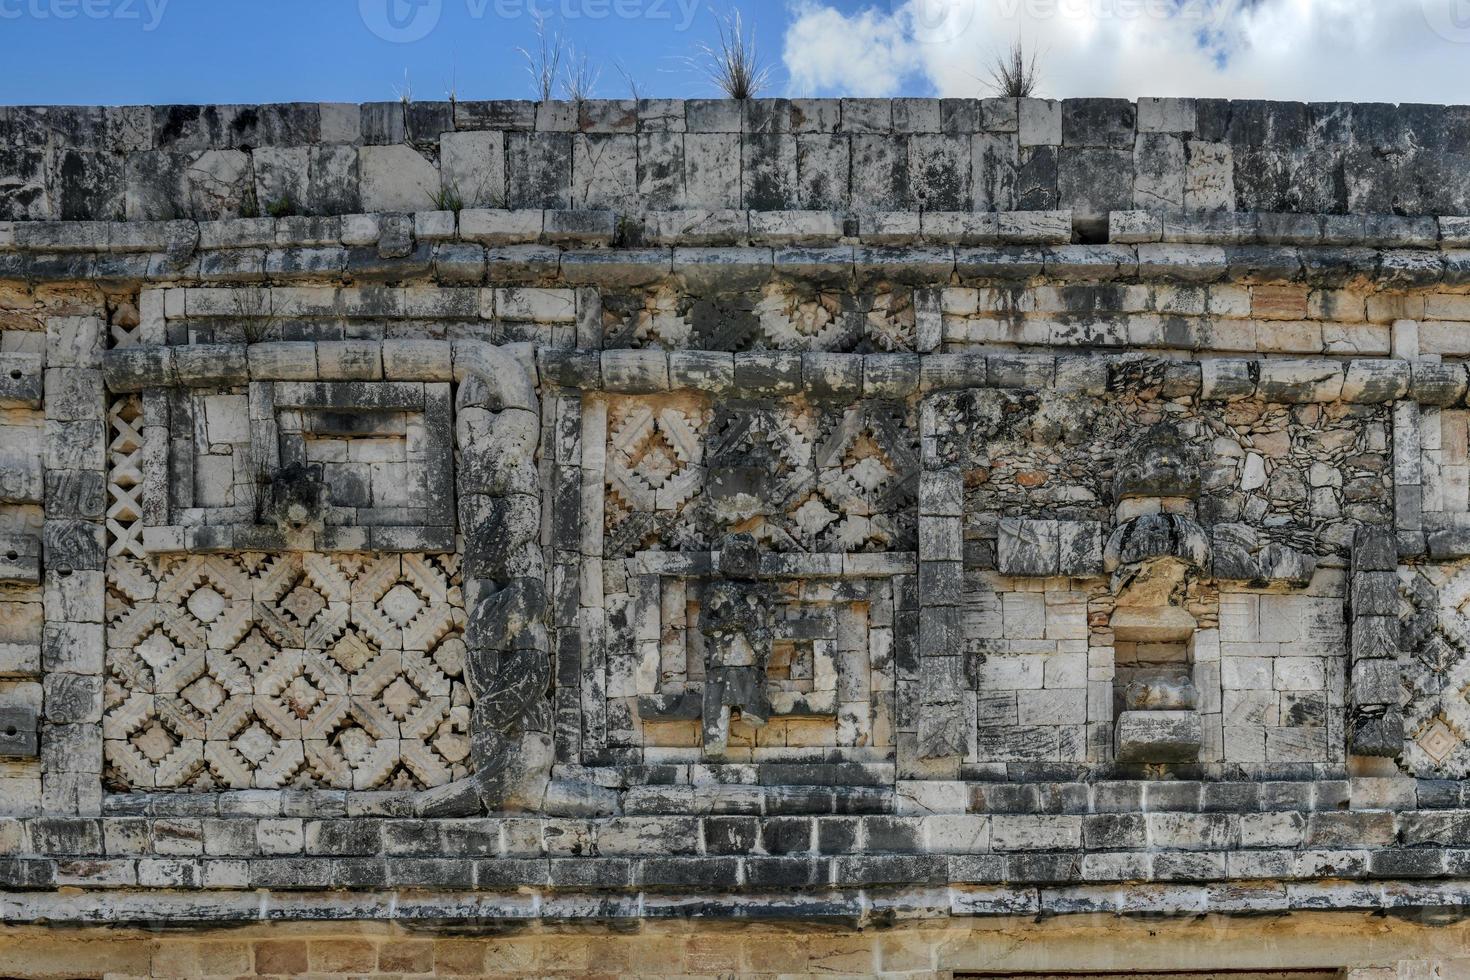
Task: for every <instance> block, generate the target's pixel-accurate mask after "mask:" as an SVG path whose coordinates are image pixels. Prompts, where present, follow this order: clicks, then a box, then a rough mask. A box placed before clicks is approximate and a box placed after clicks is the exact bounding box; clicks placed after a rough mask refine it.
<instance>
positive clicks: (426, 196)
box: [358, 144, 440, 213]
mask: <svg viewBox="0 0 1470 980" xmlns="http://www.w3.org/2000/svg"><path fill="white" fill-rule="evenodd" d="M358 166H359V168H360V179H361V186H362V205H363V207H364V208H366V209H367V210H368V211H396V212H409V213H412V212H415V211H426V210H430V209H432V208H433V207H434V206H435V204H434V202H435V200H436V199H437V198H438V195H439V190H440V179H439V170H438V168H436V167H435V166H434V164H433V163H431V162H430V161H429V160H427V159H425V158H424V156H423V155H422V154H420V153H419V152H418V151H417V150H415V149H414V148H413V147H411V146H406V145H403V144H395V145H389V146H364V147H361V148H360V149H359V150H358Z"/></svg>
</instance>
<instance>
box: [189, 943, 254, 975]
mask: <svg viewBox="0 0 1470 980" xmlns="http://www.w3.org/2000/svg"><path fill="white" fill-rule="evenodd" d="M199 972H201V973H203V974H204V975H205V976H238V975H239V974H241V973H249V972H250V944H249V943H243V942H232V943H200V944H199Z"/></svg>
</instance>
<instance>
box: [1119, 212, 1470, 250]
mask: <svg viewBox="0 0 1470 980" xmlns="http://www.w3.org/2000/svg"><path fill="white" fill-rule="evenodd" d="M1108 240H1109V241H1110V242H1114V243H1120V244H1135V245H1136V244H1143V243H1153V242H1158V243H1175V244H1199V245H1286V246H1303V247H1306V246H1327V247H1333V248H1346V247H1353V246H1363V247H1368V248H1380V249H1401V248H1407V249H1434V248H1447V249H1460V248H1465V247H1467V246H1470V217H1464V216H1444V217H1436V216H1434V215H1421V216H1418V217H1404V216H1401V215H1397V214H1297V213H1277V212H1251V211H1112V212H1110V213H1109V215H1108Z"/></svg>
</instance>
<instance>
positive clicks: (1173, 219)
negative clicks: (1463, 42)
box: [0, 208, 1470, 267]
mask: <svg viewBox="0 0 1470 980" xmlns="http://www.w3.org/2000/svg"><path fill="white" fill-rule="evenodd" d="M399 219H402V220H403V221H405V222H406V224H407V226H408V228H409V229H411V230H410V231H409V235H410V236H411V240H412V241H414V242H418V243H421V244H438V243H443V242H454V241H458V242H465V243H478V244H482V245H489V246H507V245H538V244H539V245H560V246H568V247H579V246H580V247H585V246H598V247H600V248H607V249H610V250H612V251H622V250H624V249H627V248H632V249H637V248H647V247H650V246H665V247H674V246H681V245H689V246H711V245H715V246H718V245H724V246H739V245H757V246H777V247H782V246H796V245H823V244H836V243H843V242H845V243H848V244H868V245H877V246H896V245H960V246H982V245H1052V246H1060V245H1070V244H1073V243H1074V237H1075V236H1074V230H1073V212H1072V211H1070V210H1053V211H944V210H913V211H852V212H848V211H820V210H810V211H799V210H797V211H760V210H753V209H752V210H740V209H729V210H719V209H689V210H676V211H644V212H634V213H627V214H624V213H619V212H616V211H610V210H605V209H586V210H572V209H554V208H548V209H515V208H510V209H502V208H465V209H464V210H462V211H420V212H413V213H410V214H402V215H400V214H395V213H391V212H374V213H360V214H343V215H323V216H315V217H305V216H289V217H283V218H224V219H218V220H211V221H194V220H189V219H182V220H169V221H9V222H0V252H16V251H18V252H32V253H40V254H49V253H95V254H104V253H105V254H130V253H152V252H161V253H170V254H173V255H175V256H178V255H180V254H185V255H187V254H188V253H192V252H194V251H195V250H196V249H197V250H199V251H202V252H214V251H239V250H258V251H259V252H260V253H262V254H274V255H279V256H285V255H289V254H291V253H292V252H293V251H294V252H296V253H304V252H306V251H307V250H309V249H318V250H320V249H326V248H331V247H334V246H340V247H341V248H343V249H350V248H365V247H369V246H383V247H388V246H387V241H388V240H387V238H386V237H385V231H384V229H385V226H389V225H391V223H392V222H394V221H395V220H399ZM1108 229H1109V232H1108V242H1109V243H1110V244H1111V245H1113V246H1127V245H1141V244H1179V245H1213V246H1276V247H1284V248H1324V249H1356V248H1361V249H1369V250H1389V251H1396V250H1411V251H1412V250H1426V251H1433V250H1463V249H1466V248H1470V216H1459V215H1455V216H1442V217H1435V216H1432V215H1426V216H1420V217H1402V216H1399V215H1393V214H1355V215H1341V214H1292V213H1267V212H1249V211H1112V212H1110V213H1109V215H1108ZM1094 247H1101V246H1094ZM276 264H277V265H280V266H285V267H289V266H290V265H291V263H289V262H284V261H281V260H277V262H276Z"/></svg>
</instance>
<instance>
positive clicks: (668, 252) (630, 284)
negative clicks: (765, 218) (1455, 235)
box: [0, 244, 1470, 294]
mask: <svg viewBox="0 0 1470 980" xmlns="http://www.w3.org/2000/svg"><path fill="white" fill-rule="evenodd" d="M952 275H956V276H958V279H959V282H960V283H963V284H966V285H984V284H987V283H1000V284H1026V285H1047V284H1050V283H1073V282H1076V283H1118V284H1129V283H1153V282H1156V283H1183V284H1187V285H1209V284H1214V283H1241V284H1255V285H1267V284H1287V283H1303V284H1306V285H1309V286H1313V287H1321V288H1337V287H1343V286H1347V285H1350V284H1354V283H1358V284H1362V285H1365V286H1368V287H1371V288H1373V289H1378V290H1389V289H1392V290H1427V289H1433V288H1437V287H1449V288H1459V287H1462V286H1465V285H1470V249H1453V250H1444V251H1439V250H1409V249H1398V250H1388V251H1377V250H1373V249H1339V248H1327V247H1295V246H1291V247H1287V246H1281V247H1275V246H1254V245H1227V246H1221V245H1182V244H1181V245H1173V244H1144V245H1048V246H1022V245H995V246H981V247H970V246H949V245H938V244H935V245H881V246H879V245H864V244H856V245H853V244H836V245H831V246H814V245H805V246H786V247H780V248H775V249H773V248H772V247H769V246H700V247H695V246H675V247H673V248H672V249H670V248H668V247H658V248H639V249H597V250H590V251H575V250H567V251H564V250H562V249H560V248H557V247H553V246H545V245H505V246H498V247H497V246H491V247H485V246H480V245H476V244H439V245H427V244H426V245H422V246H419V247H417V248H416V249H414V250H413V251H411V252H410V253H408V254H407V255H404V256H394V257H387V258H384V257H381V256H379V255H378V254H377V253H376V252H372V251H370V250H364V249H347V248H342V247H338V246H331V247H313V248H300V249H272V250H264V249H243V250H241V249H235V250H225V251H219V252H201V253H198V254H194V255H188V256H182V257H181V256H177V255H172V254H168V253H158V252H150V253H135V254H112V253H93V252H62V253H57V252H22V251H13V252H0V281H3V280H13V281H22V282H97V283H104V284H106V283H117V284H120V285H133V284H139V285H143V286H147V285H150V284H156V285H163V286H169V285H177V286H190V285H201V286H209V285H212V286H236V287H248V288H271V287H276V288H279V287H283V286H294V285H306V284H311V283H332V282H339V281H343V280H348V281H352V282H361V283H381V284H383V286H384V287H392V286H395V285H399V284H409V283H419V284H421V285H420V287H419V288H424V289H430V288H435V287H443V288H452V287H461V286H478V285H487V284H494V285H503V286H512V285H516V284H520V283H524V284H526V285H528V286H531V285H540V284H547V283H550V284H555V283H557V282H560V283H562V284H564V285H566V286H577V285H588V286H596V287H601V288H612V289H633V288H638V287H643V286H651V285H654V284H657V283H662V282H666V281H667V282H674V283H677V284H680V285H682V286H683V287H684V288H686V289H688V290H689V291H690V292H694V293H715V294H731V293H736V292H741V291H746V290H750V289H754V288H757V287H759V286H761V285H764V284H765V283H767V282H771V281H776V280H781V279H798V280H803V281H810V280H815V281H819V282H831V283H834V284H839V285H840V284H844V283H848V282H855V283H858V284H867V283H883V282H891V283H896V284H900V285H915V286H948V285H950V284H951V277H952Z"/></svg>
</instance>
